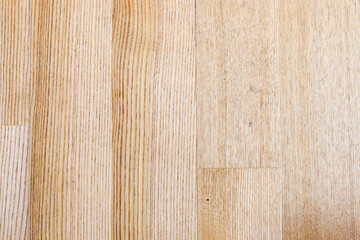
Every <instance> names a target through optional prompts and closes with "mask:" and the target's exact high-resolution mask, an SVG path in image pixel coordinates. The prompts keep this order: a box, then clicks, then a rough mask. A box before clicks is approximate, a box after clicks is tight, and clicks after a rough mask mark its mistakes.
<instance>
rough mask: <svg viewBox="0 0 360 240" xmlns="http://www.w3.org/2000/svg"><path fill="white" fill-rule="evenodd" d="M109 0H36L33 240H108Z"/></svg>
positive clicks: (32, 78)
mask: <svg viewBox="0 0 360 240" xmlns="http://www.w3.org/2000/svg"><path fill="white" fill-rule="evenodd" d="M111 9H112V1H110V0H94V1H86V2H85V1H71V0H65V1H64V0H53V1H45V0H33V1H32V55H31V58H32V62H31V63H32V64H31V67H32V68H31V74H32V75H31V81H32V88H31V160H32V166H31V167H32V178H31V179H32V181H31V193H32V194H31V200H30V210H31V234H32V236H31V237H32V239H110V238H111V205H112V202H111V199H112V198H111V193H112V174H111V173H112V149H111V31H112V26H111V14H112V12H111Z"/></svg>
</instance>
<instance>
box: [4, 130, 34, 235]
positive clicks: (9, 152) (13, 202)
mask: <svg viewBox="0 0 360 240" xmlns="http://www.w3.org/2000/svg"><path fill="white" fill-rule="evenodd" d="M28 136H29V125H27V126H2V127H1V129H0V159H1V161H0V239H14V240H15V239H19V240H20V239H29V188H30V163H29V158H28Z"/></svg>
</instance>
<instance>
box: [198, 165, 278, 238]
mask: <svg viewBox="0 0 360 240" xmlns="http://www.w3.org/2000/svg"><path fill="white" fill-rule="evenodd" d="M280 173H281V170H280V169H275V168H273V169H199V170H198V191H199V192H198V204H199V239H207V240H208V239H281V182H280Z"/></svg>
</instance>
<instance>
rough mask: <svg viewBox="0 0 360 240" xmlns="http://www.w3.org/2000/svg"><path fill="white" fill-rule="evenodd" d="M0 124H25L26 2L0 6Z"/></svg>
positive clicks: (8, 1)
mask: <svg viewBox="0 0 360 240" xmlns="http://www.w3.org/2000/svg"><path fill="white" fill-rule="evenodd" d="M0 21H1V23H0V37H1V40H0V89H1V91H0V98H1V100H0V102H1V106H0V107H1V109H0V121H1V122H2V123H1V124H2V125H7V126H11V125H25V124H28V123H29V99H30V98H29V91H30V88H29V86H30V27H31V20H30V0H2V1H1V2H0Z"/></svg>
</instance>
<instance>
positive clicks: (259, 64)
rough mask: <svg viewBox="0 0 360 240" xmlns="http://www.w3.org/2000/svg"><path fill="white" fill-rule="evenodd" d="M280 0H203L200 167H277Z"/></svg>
mask: <svg viewBox="0 0 360 240" xmlns="http://www.w3.org/2000/svg"><path fill="white" fill-rule="evenodd" d="M276 14H277V0H266V1H262V0H225V1H224V0H210V1H208V0H199V1H197V7H196V17H197V20H196V25H197V26H196V34H197V35H196V39H197V109H198V110H197V139H198V144H197V146H198V159H199V160H198V161H199V167H205V168H206V167H207V168H209V167H216V168H220V167H277V166H278V165H279V159H278V158H279V149H280V148H279V147H280V144H279V139H280V137H279V136H280V135H279V91H278V87H279V86H278V85H279V82H278V71H277V68H278V57H277V51H276V42H277V36H276V34H277V28H276V20H277V19H276Z"/></svg>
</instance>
